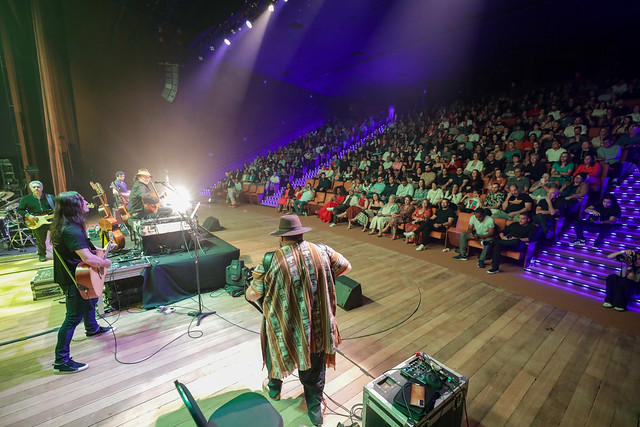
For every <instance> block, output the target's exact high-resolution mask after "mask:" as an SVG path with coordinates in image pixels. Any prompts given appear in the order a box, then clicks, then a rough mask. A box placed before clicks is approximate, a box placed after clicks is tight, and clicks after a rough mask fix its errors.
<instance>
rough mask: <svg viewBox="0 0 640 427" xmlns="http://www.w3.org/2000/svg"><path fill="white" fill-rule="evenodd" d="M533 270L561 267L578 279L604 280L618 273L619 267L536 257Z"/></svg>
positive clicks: (530, 266)
mask: <svg viewBox="0 0 640 427" xmlns="http://www.w3.org/2000/svg"><path fill="white" fill-rule="evenodd" d="M529 268H531V269H532V270H536V271H539V270H549V271H556V272H557V269H560V270H561V272H563V273H567V274H570V275H571V276H572V277H574V278H576V279H577V280H578V279H580V280H589V281H593V280H596V281H602V282H603V281H604V280H605V279H606V278H607V276H608V275H610V274H616V273H618V270H619V269H616V268H605V267H595V266H589V265H588V264H587V265H585V264H583V263H579V262H576V261H572V260H567V259H563V260H562V262H560V263H559V262H558V261H557V260H554V259H550V258H546V259H545V258H536V259H535V260H534V261H533V263H532V264H530V265H529Z"/></svg>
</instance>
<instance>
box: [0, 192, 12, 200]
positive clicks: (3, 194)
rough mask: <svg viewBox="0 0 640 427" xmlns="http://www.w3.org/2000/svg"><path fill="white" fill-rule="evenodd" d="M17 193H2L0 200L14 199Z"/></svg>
mask: <svg viewBox="0 0 640 427" xmlns="http://www.w3.org/2000/svg"><path fill="white" fill-rule="evenodd" d="M14 194H15V193H12V192H11V191H0V200H8V199H10V198H11V197H13V195H14Z"/></svg>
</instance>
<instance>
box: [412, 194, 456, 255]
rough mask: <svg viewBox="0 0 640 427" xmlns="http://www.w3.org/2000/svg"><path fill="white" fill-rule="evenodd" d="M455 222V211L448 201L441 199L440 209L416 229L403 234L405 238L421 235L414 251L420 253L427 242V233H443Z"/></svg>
mask: <svg viewBox="0 0 640 427" xmlns="http://www.w3.org/2000/svg"><path fill="white" fill-rule="evenodd" d="M455 220H456V211H455V209H454V208H453V207H452V206H451V204H450V203H449V200H447V199H442V200H441V201H440V207H439V208H438V209H436V212H435V214H434V215H433V216H432V217H431V218H429V219H428V220H426V221H422V222H420V223H419V224H418V228H416V229H415V230H414V231H410V232H407V233H404V236H405V237H408V238H411V237H415V235H416V234H418V233H422V240H421V242H420V245H419V246H418V247H417V248H416V251H422V250H424V248H425V245H426V244H427V242H428V240H429V233H431V232H432V231H440V232H442V233H445V232H446V231H447V227H451V226H452V225H453V223H454V222H455Z"/></svg>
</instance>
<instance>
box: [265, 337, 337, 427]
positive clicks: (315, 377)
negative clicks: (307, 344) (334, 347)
mask: <svg viewBox="0 0 640 427" xmlns="http://www.w3.org/2000/svg"><path fill="white" fill-rule="evenodd" d="M266 354H267V360H265V365H266V366H267V370H268V371H270V370H271V366H272V365H271V358H270V357H269V349H268V348H267V349H266ZM326 371H327V366H326V365H325V363H324V352H322V353H312V354H311V369H308V370H306V371H298V375H299V376H300V382H301V383H302V386H303V388H304V399H305V401H306V402H307V412H308V413H309V417H310V418H311V421H313V422H314V423H316V422H317V421H322V407H321V402H322V391H323V390H324V380H325V373H326ZM281 389H282V380H281V379H277V378H269V395H270V396H272V397H273V396H275V395H277V394H278V393H280V390H281Z"/></svg>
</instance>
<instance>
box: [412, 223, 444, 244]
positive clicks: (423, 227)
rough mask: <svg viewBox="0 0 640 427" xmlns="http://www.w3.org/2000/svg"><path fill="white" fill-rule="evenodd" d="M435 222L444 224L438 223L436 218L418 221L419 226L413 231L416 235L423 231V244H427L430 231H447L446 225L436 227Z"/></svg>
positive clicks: (421, 241)
mask: <svg viewBox="0 0 640 427" xmlns="http://www.w3.org/2000/svg"><path fill="white" fill-rule="evenodd" d="M435 224H444V223H437V222H436V220H435V219H428V220H426V221H421V222H419V223H418V228H416V229H415V230H414V231H413V232H414V233H415V234H416V235H417V234H418V233H422V238H421V240H420V243H422V244H423V245H426V244H427V242H428V241H429V233H431V232H432V231H433V230H436V231H442V232H445V231H447V229H446V227H439V228H435V227H434V225H435Z"/></svg>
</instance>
